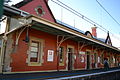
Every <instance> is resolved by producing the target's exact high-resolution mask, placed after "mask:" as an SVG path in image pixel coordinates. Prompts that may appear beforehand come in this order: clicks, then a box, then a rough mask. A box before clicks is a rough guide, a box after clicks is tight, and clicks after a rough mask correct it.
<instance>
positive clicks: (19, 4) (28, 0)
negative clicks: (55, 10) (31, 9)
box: [13, 0, 33, 8]
mask: <svg viewBox="0 0 120 80" xmlns="http://www.w3.org/2000/svg"><path fill="white" fill-rule="evenodd" d="M31 1H33V0H26V1H24V0H23V1H21V2H19V3H17V4H15V5H13V6H14V7H16V8H20V7H22V6H24V5H26V4H27V3H29V2H31Z"/></svg>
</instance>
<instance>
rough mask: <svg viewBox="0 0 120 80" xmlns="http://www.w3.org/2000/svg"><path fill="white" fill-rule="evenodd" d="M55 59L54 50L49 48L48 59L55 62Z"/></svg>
mask: <svg viewBox="0 0 120 80" xmlns="http://www.w3.org/2000/svg"><path fill="white" fill-rule="evenodd" d="M53 59H54V51H53V50H48V56H47V61H51V62H53Z"/></svg>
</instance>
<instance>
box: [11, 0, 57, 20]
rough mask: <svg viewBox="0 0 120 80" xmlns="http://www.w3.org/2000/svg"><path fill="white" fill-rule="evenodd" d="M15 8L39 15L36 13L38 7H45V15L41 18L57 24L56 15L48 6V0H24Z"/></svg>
mask: <svg viewBox="0 0 120 80" xmlns="http://www.w3.org/2000/svg"><path fill="white" fill-rule="evenodd" d="M13 6H14V7H16V8H19V9H21V10H23V11H26V12H28V13H30V14H33V15H38V14H36V11H35V8H36V7H38V6H43V7H42V8H43V9H44V10H45V14H44V15H43V16H40V17H42V18H45V19H48V20H50V21H52V22H56V20H55V18H54V15H53V14H52V11H51V10H50V8H49V6H48V2H47V0H23V1H21V2H19V3H17V4H15V5H13Z"/></svg>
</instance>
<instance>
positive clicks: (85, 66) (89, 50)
mask: <svg viewBox="0 0 120 80" xmlns="http://www.w3.org/2000/svg"><path fill="white" fill-rule="evenodd" d="M86 52H89V62H90V63H89V67H90V68H89V69H91V68H92V66H91V63H92V62H91V60H92V58H91V55H92V54H91V50H89V49H87V50H86ZM86 52H85V54H86V61H85V64H86V65H85V69H87V55H88V54H87V53H86Z"/></svg>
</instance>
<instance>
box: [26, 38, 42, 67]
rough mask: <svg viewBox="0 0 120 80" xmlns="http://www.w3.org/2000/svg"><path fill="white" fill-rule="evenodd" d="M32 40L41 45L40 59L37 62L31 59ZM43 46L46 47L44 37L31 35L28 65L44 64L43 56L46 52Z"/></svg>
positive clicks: (39, 50)
mask: <svg viewBox="0 0 120 80" xmlns="http://www.w3.org/2000/svg"><path fill="white" fill-rule="evenodd" d="M32 41H34V42H38V43H39V46H38V60H37V62H31V61H30V58H31V57H30V56H31V44H32ZM43 47H44V40H43V39H39V38H35V37H30V42H29V53H28V66H41V65H42V62H43V59H42V56H43V54H44V52H43Z"/></svg>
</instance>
